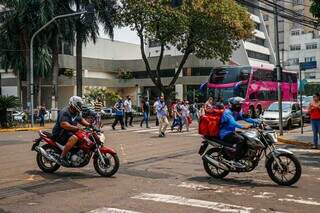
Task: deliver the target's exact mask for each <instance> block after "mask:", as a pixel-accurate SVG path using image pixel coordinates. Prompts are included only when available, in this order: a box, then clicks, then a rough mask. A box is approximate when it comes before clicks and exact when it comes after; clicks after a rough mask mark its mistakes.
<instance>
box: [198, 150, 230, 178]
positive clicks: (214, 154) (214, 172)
mask: <svg viewBox="0 0 320 213" xmlns="http://www.w3.org/2000/svg"><path fill="white" fill-rule="evenodd" d="M219 151H220V149H215V148H212V149H209V150H208V151H207V153H206V154H207V155H208V156H210V157H211V158H213V159H215V160H218V159H219V158H220V157H221V154H220V153H219ZM203 167H204V170H205V171H206V172H207V174H208V175H210V176H211V177H214V178H219V179H222V178H224V177H225V176H227V175H228V174H229V171H226V170H223V169H220V168H218V167H216V166H213V165H211V164H210V163H208V162H206V161H205V160H203Z"/></svg>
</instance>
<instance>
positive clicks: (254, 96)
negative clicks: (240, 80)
mask: <svg viewBox="0 0 320 213" xmlns="http://www.w3.org/2000/svg"><path fill="white" fill-rule="evenodd" d="M249 99H250V100H256V99H257V98H256V93H255V92H253V93H251V94H250V95H249Z"/></svg>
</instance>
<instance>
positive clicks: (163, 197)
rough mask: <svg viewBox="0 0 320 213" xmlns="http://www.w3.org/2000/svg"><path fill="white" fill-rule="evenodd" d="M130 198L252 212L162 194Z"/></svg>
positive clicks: (232, 211) (228, 210)
mask: <svg viewBox="0 0 320 213" xmlns="http://www.w3.org/2000/svg"><path fill="white" fill-rule="evenodd" d="M132 198H133V199H140V200H150V201H155V202H163V203H171V204H177V205H183V206H192V207H200V208H206V209H211V210H214V211H217V212H231V213H250V212H251V211H252V210H253V208H252V207H245V206H237V205H232V204H226V203H219V202H211V201H204V200H196V199H189V198H185V197H181V196H173V195H164V194H149V193H142V194H139V195H136V196H133V197H132Z"/></svg>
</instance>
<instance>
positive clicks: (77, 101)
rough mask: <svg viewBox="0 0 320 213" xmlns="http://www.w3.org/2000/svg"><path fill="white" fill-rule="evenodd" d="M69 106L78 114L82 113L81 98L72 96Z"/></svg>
mask: <svg viewBox="0 0 320 213" xmlns="http://www.w3.org/2000/svg"><path fill="white" fill-rule="evenodd" d="M69 106H71V107H73V108H74V109H75V110H77V111H78V112H81V111H82V106H83V100H82V98H80V97H79V96H72V97H71V98H70V99H69Z"/></svg>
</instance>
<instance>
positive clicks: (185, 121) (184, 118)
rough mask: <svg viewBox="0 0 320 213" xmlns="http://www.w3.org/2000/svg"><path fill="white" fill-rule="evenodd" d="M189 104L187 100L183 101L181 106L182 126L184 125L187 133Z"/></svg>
mask: <svg viewBox="0 0 320 213" xmlns="http://www.w3.org/2000/svg"><path fill="white" fill-rule="evenodd" d="M189 116H190V111H189V102H188V101H187V100H184V101H183V103H182V106H181V119H182V126H183V125H185V126H186V129H187V132H189V119H190V118H189Z"/></svg>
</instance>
